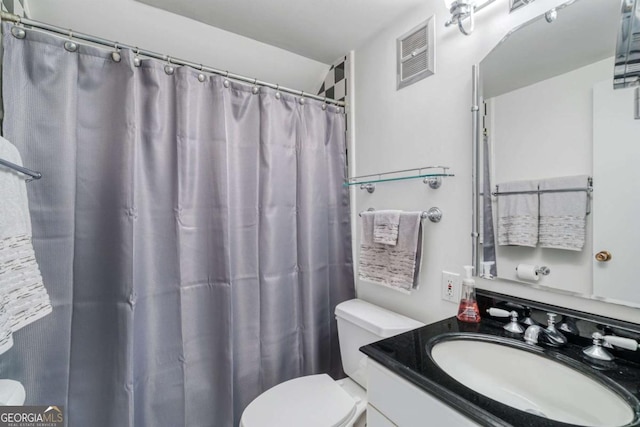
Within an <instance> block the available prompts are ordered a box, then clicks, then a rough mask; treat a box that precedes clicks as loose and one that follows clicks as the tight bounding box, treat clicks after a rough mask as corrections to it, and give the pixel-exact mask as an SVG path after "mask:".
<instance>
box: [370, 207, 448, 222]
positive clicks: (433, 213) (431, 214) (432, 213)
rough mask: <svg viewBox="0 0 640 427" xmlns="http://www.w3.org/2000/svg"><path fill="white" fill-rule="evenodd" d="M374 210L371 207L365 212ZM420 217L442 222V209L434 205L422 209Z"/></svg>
mask: <svg viewBox="0 0 640 427" xmlns="http://www.w3.org/2000/svg"><path fill="white" fill-rule="evenodd" d="M374 211H375V209H374V208H369V209H367V210H366V211H365V212H374ZM362 213H363V212H360V213H358V216H362ZM420 218H421V219H425V218H429V221H431V222H440V220H441V219H442V211H441V210H440V208H438V207H435V206H434V207H432V208H431V209H429V210H428V211H422V213H421V214H420Z"/></svg>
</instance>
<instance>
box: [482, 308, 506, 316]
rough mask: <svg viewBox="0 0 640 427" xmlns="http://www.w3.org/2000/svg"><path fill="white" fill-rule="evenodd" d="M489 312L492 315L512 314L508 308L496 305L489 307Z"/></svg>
mask: <svg viewBox="0 0 640 427" xmlns="http://www.w3.org/2000/svg"><path fill="white" fill-rule="evenodd" d="M487 314H488V315H489V316H492V317H509V316H510V315H511V313H509V312H508V311H507V310H503V309H501V308H495V307H491V308H487Z"/></svg>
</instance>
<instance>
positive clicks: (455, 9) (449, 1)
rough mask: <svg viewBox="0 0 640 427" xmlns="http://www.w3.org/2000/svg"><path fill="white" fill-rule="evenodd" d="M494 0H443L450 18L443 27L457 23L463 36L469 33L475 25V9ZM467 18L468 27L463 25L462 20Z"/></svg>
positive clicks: (477, 9)
mask: <svg viewBox="0 0 640 427" xmlns="http://www.w3.org/2000/svg"><path fill="white" fill-rule="evenodd" d="M493 2H494V0H444V4H445V6H446V7H447V9H449V12H450V13H451V19H449V20H448V21H447V22H445V24H444V25H445V27H448V26H450V25H453V24H458V28H459V29H460V32H461V33H462V34H464V35H465V36H469V35H471V33H472V32H473V28H474V25H475V18H474V15H475V13H476V12H477V11H479V10H480V9H482V8H483V7H485V6H487V5H488V4H489V3H493ZM467 18H469V28H468V29H467V28H465V27H464V22H463V21H464V20H465V19H467Z"/></svg>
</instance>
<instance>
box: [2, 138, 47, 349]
mask: <svg viewBox="0 0 640 427" xmlns="http://www.w3.org/2000/svg"><path fill="white" fill-rule="evenodd" d="M0 158H2V159H4V160H7V161H9V162H11V163H15V164H17V165H22V159H21V158H20V153H18V150H17V149H16V147H14V146H13V145H12V144H11V143H10V142H9V141H7V140H6V139H4V138H2V137H0ZM0 200H2V203H0V298H2V300H3V301H4V302H5V309H6V312H7V314H8V316H9V323H10V326H11V330H12V331H13V332H15V331H17V330H18V329H20V328H22V327H23V326H26V325H28V324H29V323H32V322H34V321H35V320H37V319H40V318H41V317H43V316H45V315H46V314H48V313H50V312H51V311H52V308H51V303H50V301H49V295H48V294H47V291H46V289H45V287H44V284H43V283H42V276H41V275H40V269H39V268H38V264H37V262H36V258H35V253H34V251H33V246H32V244H31V217H30V214H29V204H28V200H27V188H26V184H25V180H24V176H22V175H20V174H19V173H18V172H15V171H13V170H11V169H8V168H5V167H3V166H0ZM1 317H2V316H1V315H0V323H2V322H1ZM2 336H3V332H2V330H0V347H1V345H2Z"/></svg>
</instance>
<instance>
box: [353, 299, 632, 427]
mask: <svg viewBox="0 0 640 427" xmlns="http://www.w3.org/2000/svg"><path fill="white" fill-rule="evenodd" d="M482 298H483V297H481V298H480V299H482ZM480 299H479V302H480V305H481V307H482V306H486V305H487V303H490V304H492V305H495V304H494V303H495V300H490V301H489V302H487V301H486V300H484V301H480ZM482 312H484V310H482ZM506 321H507V320H506V319H505V320H504V321H502V320H501V319H500V320H497V319H496V320H494V319H491V318H489V316H488V315H485V316H484V317H483V318H482V321H481V322H480V323H479V324H470V323H464V322H460V321H459V320H458V319H456V318H455V317H451V318H449V319H445V320H442V321H439V322H436V323H432V324H430V325H427V326H424V327H422V328H419V329H416V330H413V331H410V332H406V333H403V334H400V335H397V336H395V337H391V338H387V339H384V340H382V341H378V342H376V343H373V344H370V345H367V346H364V347H362V348H361V349H360V350H361V351H362V352H363V353H365V354H366V355H368V356H369V357H370V358H371V359H373V360H375V361H376V362H378V363H380V364H381V365H382V366H384V367H386V368H387V369H389V370H391V371H392V372H394V373H395V374H397V375H398V376H400V377H402V378H404V379H406V380H408V381H409V382H411V383H413V384H415V385H416V386H418V387H419V388H422V389H423V390H425V391H426V392H428V393H430V394H432V395H433V396H434V397H436V398H438V399H440V400H441V401H443V402H444V403H446V404H447V405H449V406H451V407H453V408H454V409H455V410H457V411H458V412H460V413H462V414H464V415H465V416H467V417H468V418H470V419H472V420H473V421H475V422H477V423H479V424H481V425H486V426H515V427H522V426H569V425H571V424H566V423H562V422H557V421H553V420H550V419H547V418H544V417H540V416H537V415H534V414H530V413H527V412H524V411H520V410H517V409H514V408H512V407H510V406H507V405H504V404H502V403H500V402H498V401H495V400H492V399H490V398H488V397H486V396H484V395H482V394H480V393H477V392H475V391H473V390H471V389H470V388H467V387H465V386H464V385H462V384H461V383H459V382H457V381H456V380H454V379H453V378H452V377H450V376H449V375H447V374H446V373H445V372H444V371H443V370H442V369H440V368H439V367H438V366H437V365H436V363H435V362H434V361H433V360H432V359H431V357H430V355H429V348H430V346H432V345H433V344H434V342H435V341H437V340H438V339H441V338H442V336H443V335H445V334H456V335H459V334H462V335H463V337H462V338H464V336H466V337H467V338H473V337H477V336H478V334H480V335H484V336H490V337H500V338H499V339H508V341H506V343H511V344H513V345H514V346H516V347H519V348H521V349H524V350H525V351H531V352H534V353H537V354H539V355H541V356H543V357H547V358H551V359H553V360H555V361H559V362H560V363H563V364H565V365H569V366H571V367H573V368H574V369H578V370H580V371H582V372H583V373H585V374H586V375H588V376H590V377H592V378H594V379H599V380H601V381H604V382H606V383H608V384H609V385H610V386H613V389H614V390H616V389H617V391H618V392H619V393H620V394H621V397H623V398H625V399H626V400H627V401H628V403H630V404H631V406H632V408H634V409H635V419H634V421H633V422H632V423H631V424H628V425H629V426H640V403H639V399H640V363H638V360H637V355H636V352H629V351H624V352H623V351H612V353H614V354H615V355H616V356H617V357H616V359H615V360H614V361H612V362H599V361H594V360H592V359H589V358H588V357H586V356H585V355H584V354H583V353H582V349H583V348H584V347H586V346H588V345H589V343H590V339H589V338H586V337H583V336H580V334H577V335H575V336H574V335H571V334H565V335H567V337H568V338H569V343H568V344H567V345H565V346H563V347H562V348H559V349H554V348H548V347H540V346H533V345H529V344H526V343H525V342H524V340H523V338H522V334H512V333H510V332H507V331H505V330H504V329H503V327H502V326H503V325H504V324H505V322H506ZM587 323H588V322H587ZM579 326H580V328H581V329H585V321H584V320H582V319H581V320H580V322H579ZM597 328H599V329H601V328H602V325H601V324H599V325H597ZM586 329H589V328H588V327H587V328H586ZM589 335H590V334H589ZM436 337H439V338H436ZM629 353H633V355H632V356H629ZM471 357H472V356H471ZM540 374H541V375H544V373H543V372H541V373H540ZM514 381H518V375H517V373H514Z"/></svg>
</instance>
